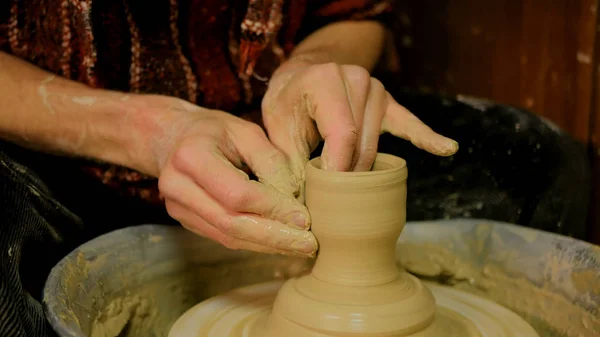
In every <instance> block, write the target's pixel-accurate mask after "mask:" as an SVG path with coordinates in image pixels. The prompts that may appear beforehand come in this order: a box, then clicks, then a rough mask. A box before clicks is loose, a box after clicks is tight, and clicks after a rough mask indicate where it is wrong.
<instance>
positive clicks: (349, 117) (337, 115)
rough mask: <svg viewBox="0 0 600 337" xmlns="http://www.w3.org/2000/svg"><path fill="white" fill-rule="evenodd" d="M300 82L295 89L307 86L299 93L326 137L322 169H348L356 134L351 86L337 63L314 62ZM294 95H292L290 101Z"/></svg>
mask: <svg viewBox="0 0 600 337" xmlns="http://www.w3.org/2000/svg"><path fill="white" fill-rule="evenodd" d="M300 83H301V84H300V85H302V87H301V88H300V90H298V91H296V93H301V94H302V93H303V92H306V91H307V90H308V93H307V94H302V95H301V96H302V99H304V100H308V101H309V102H308V104H307V105H308V106H309V107H312V108H311V109H310V110H309V113H310V116H311V118H312V119H313V120H314V121H315V122H316V124H317V129H318V130H319V133H320V134H321V137H322V138H323V140H324V141H325V145H324V147H323V152H322V154H321V158H322V161H323V169H325V170H332V171H349V170H350V169H351V168H352V164H353V159H354V154H355V152H356V146H357V143H358V138H359V137H358V128H357V125H356V122H355V120H354V116H353V113H352V103H351V101H350V98H349V90H350V89H349V86H348V84H347V83H346V79H345V77H344V75H343V73H342V69H341V67H340V66H339V65H336V64H324V65H318V66H314V67H312V68H311V69H310V70H308V71H307V73H306V75H305V76H304V78H303V80H302V81H300ZM315 84H319V85H315ZM308 88H310V89H308ZM294 91H295V90H294ZM297 99H298V98H297V97H294V98H293V100H291V102H292V104H294V102H295V101H296V100H297Z"/></svg>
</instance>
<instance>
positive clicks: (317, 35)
mask: <svg viewBox="0 0 600 337" xmlns="http://www.w3.org/2000/svg"><path fill="white" fill-rule="evenodd" d="M384 46H385V28H384V26H383V25H382V24H380V23H379V22H376V21H343V22H337V23H333V24H330V25H327V26H325V27H323V28H321V29H319V30H317V31H315V32H314V33H312V34H311V35H309V36H308V37H307V38H306V39H304V40H303V41H302V42H301V43H300V44H299V45H298V46H297V47H296V48H295V49H294V51H293V52H292V54H291V55H290V58H289V61H288V62H286V64H284V65H283V67H282V68H292V67H296V66H301V65H303V64H317V63H328V62H335V63H338V64H353V65H358V66H361V67H363V68H365V69H367V70H369V71H371V70H372V69H373V68H374V67H375V65H376V64H377V62H378V60H379V58H380V57H381V54H382V52H383V49H384Z"/></svg>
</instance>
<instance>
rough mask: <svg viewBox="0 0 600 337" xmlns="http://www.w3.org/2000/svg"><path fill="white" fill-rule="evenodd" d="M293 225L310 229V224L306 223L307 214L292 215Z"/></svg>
mask: <svg viewBox="0 0 600 337" xmlns="http://www.w3.org/2000/svg"><path fill="white" fill-rule="evenodd" d="M292 224H293V225H294V226H296V227H298V228H300V229H306V228H307V227H308V223H307V221H306V214H304V213H294V214H293V215H292Z"/></svg>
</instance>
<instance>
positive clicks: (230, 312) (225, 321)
mask: <svg viewBox="0 0 600 337" xmlns="http://www.w3.org/2000/svg"><path fill="white" fill-rule="evenodd" d="M284 283H285V282H284V281H274V282H267V283H261V284H257V285H252V286H248V287H243V288H239V289H236V290H233V291H231V292H228V293H226V294H223V295H219V296H216V297H213V298H211V299H208V300H206V301H203V302H201V303H199V304H197V305H196V306H194V307H192V308H191V309H189V310H188V311H187V312H185V313H184V314H183V315H182V316H181V317H180V318H179V319H178V320H177V321H176V322H175V324H174V325H173V326H172V327H171V330H170V332H169V337H264V336H269V334H268V332H267V330H268V329H267V328H268V323H269V319H270V317H271V309H272V306H273V302H274V301H275V298H276V297H277V294H278V292H279V290H280V288H281V287H282V286H283V284H284ZM426 286H427V287H428V288H429V289H430V291H431V293H432V294H433V296H434V298H435V301H436V303H437V310H436V314H435V318H434V319H433V321H432V322H431V323H430V324H428V325H427V326H423V327H416V328H415V329H410V331H406V332H404V333H394V334H391V335H390V334H386V335H382V334H377V333H369V332H368V331H365V332H361V331H356V332H355V333H353V334H351V335H352V336H355V337H358V336H370V337H375V336H380V337H384V336H385V337H400V336H402V337H404V336H407V337H408V336H411V337H439V336H447V337H491V336H494V337H514V336H520V337H539V335H538V334H537V333H536V331H535V330H534V329H533V328H532V327H531V326H530V325H529V324H528V323H527V322H526V321H525V320H523V319H522V318H521V317H519V316H518V315H517V314H515V313H514V312H512V311H510V310H508V309H507V308H505V307H503V306H501V305H499V304H497V303H494V302H492V301H489V300H486V299H483V298H480V297H477V296H475V295H472V294H469V293H466V292H462V291H460V290H456V289H453V288H451V287H447V286H441V285H438V284H433V283H426ZM307 310H310V308H307ZM286 336H289V334H288V333H286ZM302 336H306V337H326V336H332V335H331V334H327V333H324V332H322V331H305V332H304V333H303V334H302ZM335 336H344V335H340V334H335ZM272 337H276V336H272Z"/></svg>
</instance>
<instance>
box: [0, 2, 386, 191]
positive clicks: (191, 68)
mask: <svg viewBox="0 0 600 337" xmlns="http://www.w3.org/2000/svg"><path fill="white" fill-rule="evenodd" d="M389 2H390V1H381V0H333V1H323V0H288V1H284V0H250V1H248V0H230V1H225V0H155V1H147V0H101V1H94V2H92V0H3V1H1V4H0V50H3V51H6V52H8V53H11V54H13V55H15V56H18V57H20V58H23V59H25V60H28V61H29V62H31V63H33V64H35V65H37V66H39V67H41V68H43V69H46V70H48V71H50V72H52V73H55V74H58V75H61V76H64V77H66V78H68V79H72V80H75V81H79V82H82V83H85V84H87V85H89V86H92V87H96V88H106V89H111V90H119V91H124V92H133V93H153V94H163V95H169V96H175V97H179V98H182V99H186V100H188V101H190V102H192V103H195V104H198V105H200V106H203V107H207V108H211V109H220V110H224V111H228V112H231V113H234V114H237V115H240V114H241V113H242V112H246V111H248V110H249V109H251V108H252V107H253V106H260V105H256V102H257V101H260V98H261V97H262V95H263V94H264V92H265V90H266V87H267V80H268V79H269V77H270V76H271V74H272V73H273V71H274V70H275V69H276V68H277V67H278V66H279V65H280V64H281V62H282V61H284V60H285V57H286V55H287V54H288V53H289V52H290V51H291V50H292V49H293V48H294V46H295V44H296V43H298V42H299V41H301V40H302V39H303V38H304V37H306V36H307V35H308V34H310V33H311V32H312V31H314V30H316V29H318V28H320V27H322V26H324V25H326V24H328V23H331V22H335V21H339V20H359V19H367V18H368V19H380V18H382V17H383V16H384V15H385V14H386V13H389V10H390V7H391V5H390V3H389ZM84 169H85V170H86V171H88V172H90V173H91V174H93V175H94V176H96V177H98V178H99V179H101V180H102V181H103V182H104V183H106V184H108V185H110V186H112V187H114V188H117V189H119V190H120V191H121V192H123V193H125V194H128V195H134V196H139V197H142V198H144V199H146V200H148V201H152V202H160V196H159V193H158V190H157V187H156V180H155V179H154V178H152V177H147V176H144V175H142V174H140V173H138V172H135V171H132V170H129V169H127V168H123V167H117V166H114V165H109V164H106V165H100V164H90V165H86V167H84Z"/></svg>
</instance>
